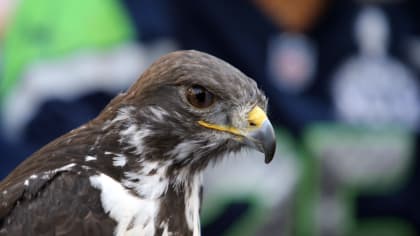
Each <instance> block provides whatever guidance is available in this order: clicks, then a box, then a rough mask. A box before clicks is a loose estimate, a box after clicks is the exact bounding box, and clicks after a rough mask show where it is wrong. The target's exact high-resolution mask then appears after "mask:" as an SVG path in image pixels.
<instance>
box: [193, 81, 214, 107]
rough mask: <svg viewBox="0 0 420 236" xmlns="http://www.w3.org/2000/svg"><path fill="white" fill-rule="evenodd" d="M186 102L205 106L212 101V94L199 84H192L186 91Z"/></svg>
mask: <svg viewBox="0 0 420 236" xmlns="http://www.w3.org/2000/svg"><path fill="white" fill-rule="evenodd" d="M186 97H187V100H188V102H189V103H190V104H191V105H192V106H194V107H196V108H207V107H209V106H211V105H213V103H214V95H213V94H212V93H210V92H209V91H207V89H205V88H203V87H202V86H200V85H193V86H191V87H190V88H188V89H187V91H186Z"/></svg>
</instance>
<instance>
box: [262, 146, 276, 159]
mask: <svg viewBox="0 0 420 236" xmlns="http://www.w3.org/2000/svg"><path fill="white" fill-rule="evenodd" d="M275 152H276V143H274V144H273V145H272V148H270V150H269V151H267V152H266V153H265V158H264V162H265V164H269V163H270V162H271V161H272V160H273V159H274V154H275Z"/></svg>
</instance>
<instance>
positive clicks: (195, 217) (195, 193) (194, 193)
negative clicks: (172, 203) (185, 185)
mask: <svg viewBox="0 0 420 236" xmlns="http://www.w3.org/2000/svg"><path fill="white" fill-rule="evenodd" d="M201 184H202V175H201V174H197V175H196V176H194V178H193V182H192V184H191V192H190V193H186V194H185V218H186V220H187V224H188V228H189V229H190V230H192V231H193V235H194V236H199V235H201V233H200V232H201V231H200V189H201Z"/></svg>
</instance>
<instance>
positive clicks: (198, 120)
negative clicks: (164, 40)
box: [0, 50, 276, 236]
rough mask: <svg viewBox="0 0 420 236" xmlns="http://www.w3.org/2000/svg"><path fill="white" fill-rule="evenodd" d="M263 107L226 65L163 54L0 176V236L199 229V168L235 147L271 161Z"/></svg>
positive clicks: (195, 55) (192, 54)
mask: <svg viewBox="0 0 420 236" xmlns="http://www.w3.org/2000/svg"><path fill="white" fill-rule="evenodd" d="M266 107H267V99H266V97H265V96H264V94H263V93H262V92H261V91H260V90H259V89H258V88H257V85H256V83H255V82H254V81H253V80H252V79H250V78H249V77H247V76H246V75H244V74H243V73H241V72H240V71H239V70H238V69H236V68H234V67H233V66H231V65H229V64H228V63H226V62H224V61H222V60H220V59H218V58H216V57H213V56H211V55H208V54H206V53H202V52H198V51H192V50H190V51H178V52H173V53H170V54H168V55H165V56H163V57H162V58H160V59H159V60H157V61H156V62H155V63H153V64H152V65H151V66H150V67H149V68H148V69H147V70H146V71H145V72H144V73H143V74H142V76H141V77H140V79H139V80H138V81H137V82H135V83H134V84H133V85H132V87H131V88H129V89H128V91H127V92H125V93H122V94H120V95H118V96H117V97H115V98H114V99H113V100H112V101H111V102H110V103H109V104H108V105H107V106H106V107H105V108H104V110H103V111H102V112H101V113H100V114H99V115H98V116H97V117H96V118H95V119H93V120H91V121H90V122H88V123H86V124H85V125H82V126H81V127H79V128H77V129H74V130H72V131H70V132H69V133H67V134H65V135H63V136H61V137H59V138H57V139H56V140H54V141H52V142H51V143H49V144H47V145H46V146H44V147H43V148H41V149H40V150H38V151H37V152H35V153H34V154H33V155H32V156H30V157H29V158H28V159H26V160H25V161H24V162H23V163H21V164H20V165H19V166H18V167H17V168H16V169H15V170H14V171H13V172H12V173H11V174H10V175H9V176H7V177H6V178H5V179H4V180H3V181H2V182H1V183H0V235H118V236H122V235H146V236H148V235H172V236H178V235H181V236H186V235H194V236H197V235H200V220H199V210H200V204H201V194H202V177H201V176H202V172H203V170H204V169H205V168H206V166H208V164H209V163H211V162H216V161H217V160H219V159H221V158H223V157H224V156H226V155H227V154H229V153H232V152H237V151H239V150H241V149H242V148H244V147H250V148H254V149H257V150H259V151H261V152H263V153H265V162H267V163H268V162H270V161H271V159H272V158H273V156H274V151H275V143H276V142H275V134H274V130H273V127H272V125H271V123H270V121H269V120H268V118H267V116H266V112H265V111H266ZM244 174H246V173H244Z"/></svg>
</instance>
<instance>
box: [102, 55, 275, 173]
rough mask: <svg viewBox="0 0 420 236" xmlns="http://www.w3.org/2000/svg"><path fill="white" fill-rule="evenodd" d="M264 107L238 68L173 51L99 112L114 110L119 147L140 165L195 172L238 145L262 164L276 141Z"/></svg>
mask: <svg viewBox="0 0 420 236" xmlns="http://www.w3.org/2000/svg"><path fill="white" fill-rule="evenodd" d="M266 109H267V99H266V97H265V96H264V94H263V93H262V92H261V90H259V89H258V87H257V85H256V83H255V82H254V81H253V80H252V79H250V78H249V77H247V76H246V75H244V74H243V73H241V72H240V71H239V70H238V69H236V68H234V67H233V66H231V65H229V64H228V63H226V62H224V61H222V60H220V59H218V58H216V57H213V56H211V55H208V54H206V53H202V52H198V51H178V52H174V53H171V54H168V55H166V56H164V57H162V58H160V59H159V60H158V61H157V62H155V63H154V64H152V65H151V66H150V67H149V69H148V70H147V71H145V72H144V73H143V75H142V76H141V78H140V79H139V80H138V81H137V82H136V83H135V84H134V85H133V86H132V87H131V88H130V89H129V90H128V91H127V93H126V94H124V95H122V96H120V97H117V98H116V99H115V101H113V102H111V104H110V105H109V107H108V108H107V109H105V111H108V110H115V111H116V112H115V114H116V116H115V117H113V120H114V121H115V120H116V121H123V122H121V123H120V125H121V126H122V127H118V130H122V131H121V133H120V136H121V138H120V141H121V142H123V143H126V144H128V145H129V146H130V145H131V147H132V148H134V149H135V150H133V151H134V152H137V153H138V154H139V156H141V157H140V159H141V160H142V159H145V160H147V161H159V162H166V163H169V165H170V166H171V167H172V169H173V170H179V169H180V168H184V167H189V168H190V170H191V171H193V172H195V171H200V170H202V169H203V168H205V167H206V166H207V165H208V163H209V162H211V161H215V160H217V159H219V158H221V157H223V156H225V155H226V154H228V153H231V152H236V151H239V150H240V149H242V148H244V147H250V148H254V149H257V150H259V151H261V152H263V153H264V154H265V162H266V163H268V162H270V161H271V160H272V158H273V155H274V151H275V147H276V142H275V135H274V130H273V127H272V125H271V123H270V121H269V120H268V118H267V116H266V113H265V111H266ZM141 160H140V161H141Z"/></svg>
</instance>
